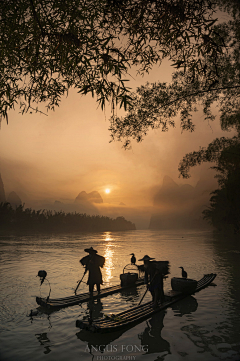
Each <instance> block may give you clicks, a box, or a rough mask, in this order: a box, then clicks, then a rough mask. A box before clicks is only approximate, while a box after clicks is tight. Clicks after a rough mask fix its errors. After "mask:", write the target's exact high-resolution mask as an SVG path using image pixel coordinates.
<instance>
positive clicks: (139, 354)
mask: <svg viewBox="0 0 240 361" xmlns="http://www.w3.org/2000/svg"><path fill="white" fill-rule="evenodd" d="M89 246H93V247H94V248H96V249H97V250H98V253H99V254H100V255H103V256H105V257H106V264H105V266H104V269H103V279H104V285H105V286H106V287H107V286H111V285H115V284H119V275H120V274H121V273H122V270H123V267H124V266H125V265H126V264H128V263H129V260H130V257H131V256H129V254H130V253H132V252H134V253H135V254H136V256H137V259H140V258H142V257H143V256H144V255H145V254H148V255H149V256H152V257H155V258H156V259H157V260H169V261H170V264H171V275H170V277H169V278H168V279H167V280H166V281H165V284H164V287H165V290H168V289H170V278H171V277H174V276H180V269H179V268H178V267H179V266H184V268H185V269H186V270H187V272H188V275H189V278H194V279H197V280H198V279H200V278H201V277H202V276H203V275H204V274H205V273H210V272H214V273H217V278H216V280H215V283H216V284H217V287H208V288H206V289H204V290H202V291H201V292H199V293H197V294H196V295H195V296H194V297H189V298H188V299H185V300H183V301H181V302H179V303H177V304H175V305H173V306H172V308H168V309H167V310H166V311H164V312H159V313H158V314H156V315H155V316H154V317H152V318H150V319H148V320H147V321H144V322H142V323H140V324H138V325H137V326H135V327H133V328H131V329H129V330H127V331H126V332H122V333H116V334H114V333H112V334H110V335H98V336H96V335H91V334H89V333H88V332H86V331H81V330H80V329H78V328H76V326H75V322H76V320H77V319H80V318H81V319H83V318H87V317H88V315H89V310H90V308H91V309H93V316H94V317H99V316H101V315H104V314H111V313H118V312H120V311H123V310H126V309H128V308H130V307H133V306H135V305H137V304H138V302H139V300H140V299H141V297H142V295H143V294H144V291H145V288H144V286H141V287H138V288H137V289H136V290H133V291H132V292H128V293H126V292H125V293H118V294H115V295H111V296H109V297H106V298H103V299H101V300H100V301H98V302H97V301H95V302H94V304H91V303H84V304H82V305H76V306H72V307H69V308H65V309H62V310H59V311H55V312H52V313H49V314H47V313H44V312H40V313H39V314H38V315H37V316H35V317H33V319H31V318H30V317H28V315H29V313H30V311H31V309H32V310H36V308H37V304H36V301H35V297H36V296H37V295H42V296H47V295H48V292H49V286H48V284H47V282H46V283H45V282H44V284H43V286H42V287H41V288H40V285H39V284H40V282H39V278H38V277H36V275H37V273H38V271H39V270H41V269H44V270H46V271H47V273H48V277H47V278H48V280H49V282H50V284H51V289H52V291H51V292H52V293H51V297H54V298H55V297H64V296H68V295H72V294H73V290H74V289H75V287H76V285H77V281H78V280H79V279H80V278H81V277H82V274H83V267H82V266H81V265H80V263H79V259H80V258H81V257H83V256H85V255H86V253H85V252H84V248H87V247H89ZM239 249H240V248H238V249H237V248H236V246H234V245H233V244H229V242H228V240H226V242H225V244H224V243H219V240H217V239H216V238H214V236H213V235H212V233H211V232H194V231H181V232H180V233H179V232H177V231H175V232H173V231H172V232H160V231H132V232H117V233H97V234H84V235H76V236H74V235H70V236H69V235H66V236H19V237H16V236H12V237H0V257H1V266H0V270H1V277H0V282H1V296H0V297H1V299H0V309H1V313H0V315H1V316H0V317H1V322H0V329H1V335H0V337H1V340H0V341H1V354H0V359H1V361H22V360H23V361H28V360H34V361H38V360H39V361H40V360H41V361H42V360H44V361H47V360H50V361H52V360H67V361H75V360H86V361H88V360H89V361H90V360H138V361H148V360H158V361H160V360H164V361H169V360H170V361H175V360H184V361H203V360H204V361H211V360H235V361H237V360H240V317H239V316H240V291H239V271H240V251H239ZM138 263H141V262H138ZM86 290H87V286H86V284H85V283H83V284H82V285H81V286H80V289H79V292H82V291H86ZM148 300H150V297H149V296H146V297H145V299H144V302H145V301H148ZM100 345H101V346H100Z"/></svg>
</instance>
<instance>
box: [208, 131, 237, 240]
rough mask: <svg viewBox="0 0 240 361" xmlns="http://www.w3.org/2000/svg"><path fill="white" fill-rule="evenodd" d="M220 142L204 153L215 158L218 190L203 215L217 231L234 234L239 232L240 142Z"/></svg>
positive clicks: (235, 139)
mask: <svg viewBox="0 0 240 361" xmlns="http://www.w3.org/2000/svg"><path fill="white" fill-rule="evenodd" d="M222 141H223V142H221V140H219V143H218V144H216V141H215V142H214V143H215V147H214V144H213V147H212V150H210V149H208V150H206V151H205V155H206V153H209V156H210V158H211V159H212V158H213V159H214V158H215V162H216V166H215V167H214V168H215V169H216V171H217V177H218V183H219V189H217V190H215V191H214V192H212V197H211V199H210V207H209V208H208V209H206V210H205V211H204V212H203V214H204V218H205V219H207V220H208V221H210V223H212V224H213V225H214V226H215V227H216V228H217V229H218V230H220V231H228V232H229V231H231V232H233V233H235V234H236V233H239V232H240V206H239V205H240V188H239V184H240V142H239V137H234V138H233V139H231V140H230V142H228V145H227V142H226V141H225V140H224V139H222ZM221 143H222V144H221ZM221 147H223V148H222V150H220V149H221ZM208 148H209V147H208ZM219 151H220V153H219V155H217V154H218V152H219ZM202 154H203V155H204V152H203V153H202ZM211 155H212V157H211Z"/></svg>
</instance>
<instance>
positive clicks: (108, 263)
mask: <svg viewBox="0 0 240 361" xmlns="http://www.w3.org/2000/svg"><path fill="white" fill-rule="evenodd" d="M104 240H105V241H106V242H108V243H107V244H106V245H105V247H106V248H105V253H104V257H105V264H104V270H105V276H104V283H108V282H110V280H111V278H112V271H113V269H114V267H113V255H114V249H113V247H114V245H113V244H112V241H113V239H112V237H111V233H110V232H106V234H105V239H104Z"/></svg>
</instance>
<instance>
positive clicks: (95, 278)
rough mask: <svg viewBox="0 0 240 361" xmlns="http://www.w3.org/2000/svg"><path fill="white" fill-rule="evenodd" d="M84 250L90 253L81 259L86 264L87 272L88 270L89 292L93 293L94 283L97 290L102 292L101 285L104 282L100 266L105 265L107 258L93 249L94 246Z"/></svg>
mask: <svg viewBox="0 0 240 361" xmlns="http://www.w3.org/2000/svg"><path fill="white" fill-rule="evenodd" d="M84 251H85V252H87V253H89V255H88V256H85V257H83V258H82V259H81V260H80V263H81V264H82V265H83V266H85V270H86V272H87V271H88V281H87V284H88V286H89V292H90V293H91V294H92V293H93V289H94V285H96V286H97V291H98V293H100V285H101V284H102V283H103V281H102V272H101V270H100V267H103V265H104V263H105V258H104V257H102V256H99V255H98V254H97V253H98V251H97V250H95V249H93V247H90V248H86V249H85V250H84Z"/></svg>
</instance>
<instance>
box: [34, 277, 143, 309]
mask: <svg viewBox="0 0 240 361" xmlns="http://www.w3.org/2000/svg"><path fill="white" fill-rule="evenodd" d="M143 284H144V278H143V277H139V278H138V279H137V281H136V282H135V283H134V284H130V285H126V286H121V285H117V286H112V287H106V288H103V289H102V290H101V291H100V293H98V292H97V291H94V292H93V294H92V295H90V293H89V292H86V293H81V294H79V295H73V296H69V297H63V298H49V299H48V298H47V297H45V298H42V297H36V302H37V304H38V305H39V306H42V307H44V308H47V309H52V310H53V309H60V308H63V307H69V306H73V305H77V304H80V303H83V302H88V301H90V300H93V299H97V298H103V297H107V296H109V295H111V294H113V293H117V292H121V291H122V290H125V289H128V288H131V287H137V286H140V285H143Z"/></svg>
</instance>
